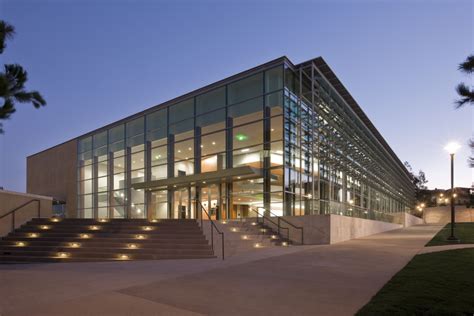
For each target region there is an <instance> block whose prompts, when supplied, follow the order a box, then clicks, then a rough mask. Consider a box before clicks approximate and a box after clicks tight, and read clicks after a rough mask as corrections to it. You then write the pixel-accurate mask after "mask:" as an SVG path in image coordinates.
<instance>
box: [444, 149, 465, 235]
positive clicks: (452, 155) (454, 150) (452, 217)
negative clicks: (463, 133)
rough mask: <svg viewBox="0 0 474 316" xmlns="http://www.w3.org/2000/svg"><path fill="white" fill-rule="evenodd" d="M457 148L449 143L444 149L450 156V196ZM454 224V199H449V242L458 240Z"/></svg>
mask: <svg viewBox="0 0 474 316" xmlns="http://www.w3.org/2000/svg"><path fill="white" fill-rule="evenodd" d="M459 148H461V146H460V145H459V144H458V143H455V142H451V143H449V144H448V145H446V147H444V149H446V150H447V151H448V153H449V155H450V156H451V195H452V194H453V193H454V154H455V153H456V151H457V150H458V149H459ZM454 222H455V217H454V199H453V198H451V236H449V237H448V240H449V241H459V239H458V238H456V237H455V236H454Z"/></svg>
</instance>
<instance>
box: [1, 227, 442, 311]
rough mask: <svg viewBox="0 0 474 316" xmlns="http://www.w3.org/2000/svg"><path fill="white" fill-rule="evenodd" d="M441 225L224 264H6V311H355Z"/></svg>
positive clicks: (259, 252) (266, 252)
mask: <svg viewBox="0 0 474 316" xmlns="http://www.w3.org/2000/svg"><path fill="white" fill-rule="evenodd" d="M439 229H441V226H428V225H423V226H412V227H409V228H404V229H398V230H394V231H389V232H385V233H381V234H376V235H372V236H368V237H365V238H360V239H355V240H350V241H346V242H342V243H338V244H334V245H321V246H293V247H288V248H285V247H281V248H268V249H256V250H255V251H251V252H248V253H245V254H240V255H238V256H234V257H230V258H227V259H226V260H225V261H222V260H220V259H198V260H168V261H135V262H100V263H69V264H67V263H66V264H65V263H60V264H18V265H0V315H2V316H8V315H58V316H59V315H261V314H263V313H264V314H269V315H353V314H354V313H355V312H356V311H357V310H358V309H359V308H361V307H362V306H363V305H364V304H366V303H367V302H368V301H369V300H370V298H371V297H372V296H373V295H374V294H375V293H377V291H378V290H379V289H380V288H381V287H382V286H383V285H384V284H385V283H386V282H387V281H388V280H389V279H390V278H391V277H392V276H393V275H394V274H395V273H396V272H398V271H399V270H400V269H401V268H403V266H404V265H405V264H406V263H407V262H408V261H409V260H410V259H411V258H412V257H413V256H414V255H416V254H417V253H419V252H420V251H421V250H422V248H423V246H424V245H425V244H426V243H427V242H428V241H429V240H430V239H431V238H432V237H433V236H434V235H435V234H436V233H437V232H438V230H439Z"/></svg>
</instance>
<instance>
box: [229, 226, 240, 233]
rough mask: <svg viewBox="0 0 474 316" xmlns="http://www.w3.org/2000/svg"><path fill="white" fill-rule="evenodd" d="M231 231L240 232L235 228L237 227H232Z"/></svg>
mask: <svg viewBox="0 0 474 316" xmlns="http://www.w3.org/2000/svg"><path fill="white" fill-rule="evenodd" d="M230 231H231V232H234V233H236V232H238V229H237V228H235V227H232V228H231V229H230Z"/></svg>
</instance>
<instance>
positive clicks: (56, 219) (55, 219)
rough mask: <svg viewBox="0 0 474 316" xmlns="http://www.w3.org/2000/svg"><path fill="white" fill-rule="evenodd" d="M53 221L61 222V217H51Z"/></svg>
mask: <svg viewBox="0 0 474 316" xmlns="http://www.w3.org/2000/svg"><path fill="white" fill-rule="evenodd" d="M51 221H52V222H59V218H56V217H53V218H51Z"/></svg>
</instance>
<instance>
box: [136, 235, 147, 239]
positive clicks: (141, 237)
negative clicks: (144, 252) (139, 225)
mask: <svg viewBox="0 0 474 316" xmlns="http://www.w3.org/2000/svg"><path fill="white" fill-rule="evenodd" d="M135 238H136V239H145V236H144V235H136V236H135Z"/></svg>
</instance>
